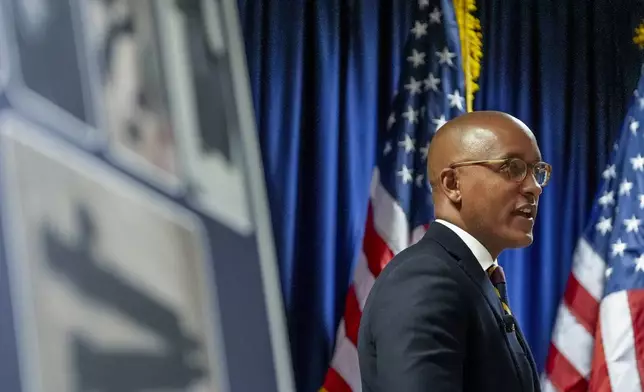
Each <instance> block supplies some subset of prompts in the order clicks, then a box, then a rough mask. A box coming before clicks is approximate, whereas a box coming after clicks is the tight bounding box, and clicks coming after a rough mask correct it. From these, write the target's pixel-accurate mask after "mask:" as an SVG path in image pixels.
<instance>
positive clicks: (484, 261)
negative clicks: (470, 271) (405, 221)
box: [435, 219, 497, 271]
mask: <svg viewBox="0 0 644 392" xmlns="http://www.w3.org/2000/svg"><path fill="white" fill-rule="evenodd" d="M435 222H439V223H441V224H443V225H445V226H447V227H448V228H450V229H452V231H453V232H454V233H456V235H458V236H459V237H460V238H461V240H463V242H465V245H467V247H468V248H470V251H472V253H473V254H474V257H476V260H478V262H479V264H480V265H481V268H483V271H487V269H488V268H490V267H491V266H492V265H493V264H496V263H497V261H496V260H492V255H491V254H490V252H489V251H488V250H487V249H485V247H484V246H483V244H481V243H480V242H479V241H478V240H477V239H476V238H474V237H473V236H472V235H471V234H470V233H468V232H466V231H465V230H463V229H461V228H460V227H458V226H456V225H455V224H453V223H450V222H447V221H445V220H443V219H436V220H435Z"/></svg>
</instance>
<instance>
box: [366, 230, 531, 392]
mask: <svg viewBox="0 0 644 392" xmlns="http://www.w3.org/2000/svg"><path fill="white" fill-rule="evenodd" d="M508 283H511V282H508ZM510 302H511V299H510ZM358 356H359V361H360V374H361V378H362V391H363V392H380V391H388V392H390V391H392V392H393V391H405V392H416V391H418V392H420V391H434V392H443V391H445V392H448V391H449V392H455V391H477V392H485V391H490V392H491V391H494V392H502V391H508V392H520V391H527V392H536V391H540V390H541V389H540V386H539V378H538V374H537V371H536V367H535V363H534V360H533V357H532V353H531V352H530V349H529V347H528V345H527V343H526V342H525V339H524V338H523V335H522V334H521V331H520V328H519V326H518V325H517V324H516V322H515V320H514V318H513V317H512V316H506V315H504V313H503V309H502V308H501V302H500V300H499V298H498V296H497V295H496V292H495V291H494V287H493V286H492V283H491V282H490V280H489V278H488V276H487V274H486V273H485V271H484V270H483V268H481V265H480V264H479V262H478V261H477V259H476V258H475V256H474V254H473V253H472V252H471V251H470V249H469V248H468V247H467V245H466V244H465V243H464V242H463V240H461V238H460V237H459V236H458V235H457V234H456V233H455V232H454V231H452V230H451V229H449V228H448V227H446V226H444V225H442V224H440V223H436V222H434V223H432V224H431V225H430V226H429V229H428V231H427V233H426V234H425V236H424V237H423V238H422V239H421V240H420V241H419V242H418V243H417V244H415V245H412V246H411V247H409V248H407V249H406V250H404V251H402V252H400V253H399V254H398V255H396V256H395V257H394V258H393V260H391V262H390V263H389V264H388V265H387V266H386V267H385V268H384V270H383V271H382V272H381V274H380V276H379V277H378V278H377V279H376V282H375V284H374V286H373V287H372V289H371V291H370V293H369V297H368V298H367V301H366V304H365V307H364V310H363V314H362V318H361V323H360V330H359V334H358Z"/></svg>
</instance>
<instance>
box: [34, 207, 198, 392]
mask: <svg viewBox="0 0 644 392" xmlns="http://www.w3.org/2000/svg"><path fill="white" fill-rule="evenodd" d="M77 214H78V221H79V231H80V233H81V237H80V240H79V241H78V243H76V244H71V245H70V244H67V243H66V242H65V241H61V240H60V239H59V237H58V235H57V233H56V232H55V230H53V229H51V228H50V227H49V225H45V226H44V227H43V229H42V239H43V241H44V245H45V246H44V248H45V250H46V254H47V263H48V265H49V267H50V268H51V269H52V270H53V271H55V272H57V273H59V274H60V275H62V276H63V277H64V278H65V279H66V280H67V281H68V282H69V283H70V284H71V285H72V286H73V287H75V288H76V290H77V291H78V292H79V294H80V295H81V296H82V297H83V298H85V299H89V300H91V301H94V302H95V303H96V304H97V305H99V306H101V307H109V308H111V309H113V310H115V311H117V312H120V313H121V314H123V315H125V316H126V317H127V318H129V319H130V320H132V321H133V322H134V323H137V324H139V325H141V326H142V327H144V328H146V329H148V330H150V331H152V332H154V333H156V334H157V335H158V336H159V337H161V338H162V339H163V341H164V342H165V344H166V348H165V350H162V351H160V352H158V353H147V352H140V351H135V349H133V350H132V351H112V352H105V351H104V350H103V349H100V350H99V349H97V348H94V347H92V346H91V345H90V344H89V343H88V342H87V341H86V340H85V339H82V338H81V337H79V336H78V335H75V336H74V338H73V344H74V350H75V353H76V363H77V366H78V370H79V378H80V379H79V380H78V382H79V387H80V388H81V391H101V392H112V391H114V392H116V391H119V392H134V391H141V390H147V389H149V388H151V387H153V386H156V387H162V386H163V387H172V386H177V385H180V386H183V387H186V386H187V385H189V384H190V382H192V381H195V380H196V379H198V378H200V377H202V376H203V373H204V371H203V370H202V369H201V368H199V367H198V366H195V365H192V364H191V363H190V362H194V361H193V359H194V360H196V359H197V358H196V357H195V356H194V354H195V353H194V352H195V351H198V350H199V343H198V342H197V341H196V340H195V339H194V338H192V337H190V336H188V334H187V333H186V332H185V331H184V330H183V329H182V328H181V325H180V323H179V319H178V317H177V315H176V314H175V313H174V312H173V311H172V310H171V309H169V308H167V307H166V306H164V305H163V304H161V303H159V302H158V301H156V300H155V299H154V298H152V297H150V296H149V295H147V294H146V293H144V292H143V291H141V290H139V289H137V288H136V287H135V286H132V285H131V284H130V283H128V282H126V281H124V280H122V279H121V278H119V277H118V276H117V275H116V274H114V273H113V272H111V271H109V270H107V269H105V267H103V265H104V263H101V262H99V260H97V259H96V256H95V255H94V254H93V252H92V243H93V241H94V240H95V235H96V233H95V230H94V224H93V222H92V219H91V217H90V216H89V213H88V211H87V209H85V208H83V207H82V206H80V207H79V208H78V210H77Z"/></svg>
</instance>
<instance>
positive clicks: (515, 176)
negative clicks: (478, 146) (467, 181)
mask: <svg viewBox="0 0 644 392" xmlns="http://www.w3.org/2000/svg"><path fill="white" fill-rule="evenodd" d="M499 163H501V164H503V166H501V168H500V169H499V170H500V171H502V172H506V173H507V175H508V178H509V179H510V180H512V181H516V182H522V181H523V180H524V179H525V176H526V175H527V174H528V169H531V170H532V174H533V175H534V179H535V180H536V181H537V184H539V186H541V187H544V186H546V184H547V183H548V180H550V173H551V172H552V166H550V165H549V164H547V163H545V162H537V163H535V164H528V163H526V162H525V161H524V160H522V159H519V158H505V159H486V160H481V161H467V162H458V163H453V164H451V165H450V166H449V167H450V168H452V169H454V168H457V167H461V166H470V165H482V164H499Z"/></svg>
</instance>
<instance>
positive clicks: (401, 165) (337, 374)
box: [322, 0, 466, 392]
mask: <svg viewBox="0 0 644 392" xmlns="http://www.w3.org/2000/svg"><path fill="white" fill-rule="evenodd" d="M413 15H414V19H413V20H414V22H413V23H412V26H411V29H410V32H409V36H408V38H407V41H406V43H405V48H404V58H403V62H402V67H401V68H402V70H401V74H400V77H399V81H398V93H397V94H396V95H395V96H394V98H393V104H392V111H391V113H390V114H389V117H388V120H387V124H386V128H387V130H386V133H385V134H384V136H383V137H384V140H383V149H382V151H380V154H379V156H378V163H377V166H376V167H375V168H374V171H373V176H372V180H371V190H370V198H369V204H368V215H367V221H366V223H365V233H364V238H363V243H362V249H361V251H360V255H359V257H358V261H357V265H356V267H355V270H354V275H353V282H352V284H351V285H350V287H349V290H348V294H347V298H346V304H345V311H344V317H343V319H342V320H341V321H340V324H339V327H338V330H337V337H336V344H335V351H334V353H333V357H332V359H331V363H330V368H329V370H328V372H327V374H326V378H325V381H324V385H323V387H322V390H323V391H324V390H326V391H328V392H344V391H360V390H361V384H360V370H359V367H358V352H357V349H356V347H357V338H358V327H359V324H360V317H361V314H362V308H363V306H364V303H365V301H366V299H367V295H368V294H369V290H370V289H371V287H372V285H373V283H374V280H375V278H376V277H377V276H378V274H379V273H380V271H381V270H382V268H383V267H384V266H385V265H386V263H387V262H389V260H391V258H392V257H393V256H394V255H395V254H397V253H398V252H400V251H401V250H403V249H404V248H406V247H408V246H409V245H410V244H412V243H414V242H416V241H417V240H418V239H420V238H421V237H422V236H423V234H424V233H425V231H426V230H427V225H428V223H429V222H430V220H431V219H432V218H433V214H434V209H433V205H432V200H431V194H430V189H429V185H428V182H427V180H426V164H427V152H428V148H429V143H430V141H431V138H432V135H433V134H434V133H435V132H436V130H438V128H440V127H441V126H442V125H443V124H444V123H445V122H446V121H448V120H449V119H451V118H453V117H455V116H458V115H460V114H462V113H464V112H465V110H466V105H465V97H464V95H465V94H464V86H465V82H464V76H463V75H464V74H463V70H462V66H461V64H462V63H461V57H462V55H461V47H460V41H459V28H458V24H457V20H456V14H455V10H454V7H453V6H452V2H451V1H445V0H443V1H440V0H421V1H418V4H417V6H416V8H415V10H414V14H413Z"/></svg>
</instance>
